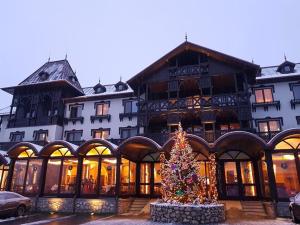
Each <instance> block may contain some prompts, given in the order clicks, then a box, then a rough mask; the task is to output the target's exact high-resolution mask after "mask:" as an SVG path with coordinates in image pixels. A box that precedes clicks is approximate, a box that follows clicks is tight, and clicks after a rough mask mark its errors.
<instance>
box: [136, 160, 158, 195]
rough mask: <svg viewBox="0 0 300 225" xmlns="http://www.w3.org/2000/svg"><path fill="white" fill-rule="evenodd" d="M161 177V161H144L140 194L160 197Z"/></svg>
mask: <svg viewBox="0 0 300 225" xmlns="http://www.w3.org/2000/svg"><path fill="white" fill-rule="evenodd" d="M160 186H161V177H160V163H157V162H154V163H153V162H151V163H150V162H144V163H141V167H140V195H151V196H153V197H158V196H160V195H161V193H160Z"/></svg>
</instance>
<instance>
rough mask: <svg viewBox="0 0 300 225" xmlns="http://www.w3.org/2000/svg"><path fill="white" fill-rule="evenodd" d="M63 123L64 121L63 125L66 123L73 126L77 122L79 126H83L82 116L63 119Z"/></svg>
mask: <svg viewBox="0 0 300 225" xmlns="http://www.w3.org/2000/svg"><path fill="white" fill-rule="evenodd" d="M64 121H65V124H68V122H72V123H73V124H76V122H77V121H79V122H80V123H81V124H83V121H84V118H83V117H82V116H79V117H72V118H65V119H64Z"/></svg>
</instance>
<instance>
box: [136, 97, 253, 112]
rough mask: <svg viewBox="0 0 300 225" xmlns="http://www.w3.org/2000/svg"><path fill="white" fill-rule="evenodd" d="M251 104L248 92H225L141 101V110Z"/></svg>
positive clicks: (158, 110) (152, 110) (157, 110)
mask: <svg viewBox="0 0 300 225" xmlns="http://www.w3.org/2000/svg"><path fill="white" fill-rule="evenodd" d="M248 104H249V96H248V95H247V94H224V95H214V96H211V97H200V96H193V97H187V98H179V99H169V100H166V99H164V100H148V101H142V102H140V103H139V107H140V112H164V111H169V110H186V109H191V110H195V109H206V108H222V107H238V106H243V105H248Z"/></svg>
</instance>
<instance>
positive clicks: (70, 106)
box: [69, 103, 84, 119]
mask: <svg viewBox="0 0 300 225" xmlns="http://www.w3.org/2000/svg"><path fill="white" fill-rule="evenodd" d="M80 107H81V115H80V116H79V115H78V109H79V108H80ZM72 108H77V111H76V117H72ZM83 109H84V104H83V103H76V104H70V105H69V112H70V114H69V118H70V119H76V118H81V117H82V111H83Z"/></svg>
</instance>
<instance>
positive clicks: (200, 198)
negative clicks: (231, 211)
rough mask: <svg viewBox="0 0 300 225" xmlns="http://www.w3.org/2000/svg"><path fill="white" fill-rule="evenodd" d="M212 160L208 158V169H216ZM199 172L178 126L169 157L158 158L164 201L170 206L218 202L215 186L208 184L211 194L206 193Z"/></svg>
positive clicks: (202, 178)
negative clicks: (210, 163) (209, 164)
mask: <svg viewBox="0 0 300 225" xmlns="http://www.w3.org/2000/svg"><path fill="white" fill-rule="evenodd" d="M214 159H215V158H214V157H211V162H212V161H213V163H214V164H213V166H214V167H213V166H211V168H212V169H214V170H215V160H214ZM199 170H200V164H199V162H198V161H197V159H196V157H195V154H194V153H193V151H192V148H191V146H190V144H189V143H188V141H187V139H186V133H185V132H184V131H183V130H182V127H181V125H180V124H179V129H178V131H176V133H175V144H174V146H173V147H172V150H171V152H170V158H169V159H166V157H165V155H164V154H162V155H161V177H162V198H163V201H164V202H167V203H172V204H201V203H206V202H214V201H215V200H216V199H217V192H216V189H215V185H214V184H210V190H211V191H212V192H210V190H206V177H204V176H200V172H199ZM211 175H212V174H210V176H211ZM214 181H215V178H214ZM208 192H209V193H208Z"/></svg>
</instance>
